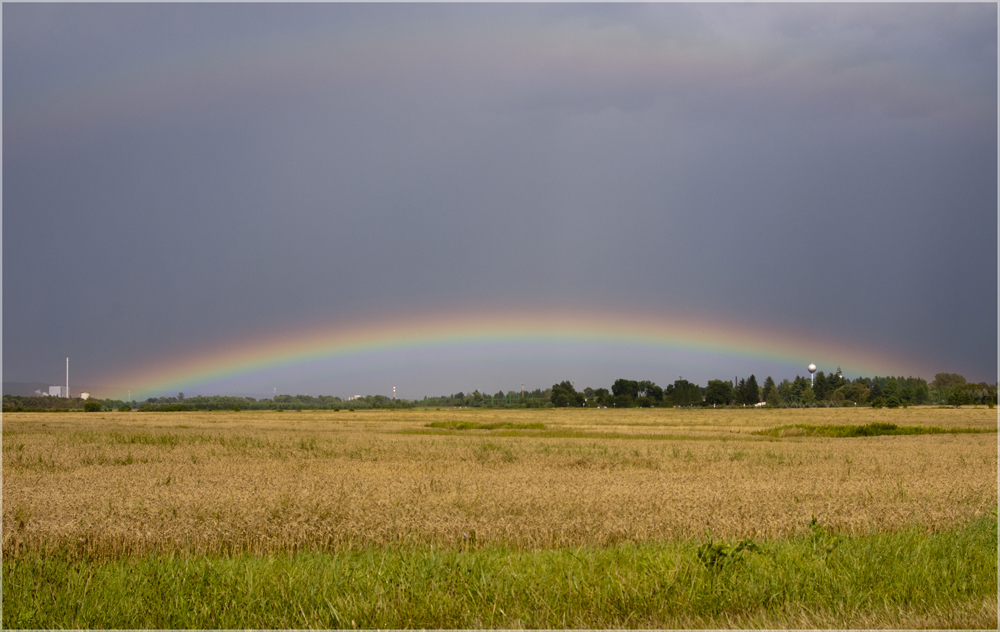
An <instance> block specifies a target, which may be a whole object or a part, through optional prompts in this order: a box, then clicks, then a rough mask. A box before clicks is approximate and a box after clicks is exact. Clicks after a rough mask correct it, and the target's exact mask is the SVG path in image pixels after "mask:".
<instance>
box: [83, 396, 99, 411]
mask: <svg viewBox="0 0 1000 632" xmlns="http://www.w3.org/2000/svg"><path fill="white" fill-rule="evenodd" d="M100 411H101V402H98V401H95V400H92V399H88V400H87V401H85V402H83V412H85V413H97V412H100Z"/></svg>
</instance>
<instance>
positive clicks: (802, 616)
mask: <svg viewBox="0 0 1000 632" xmlns="http://www.w3.org/2000/svg"><path fill="white" fill-rule="evenodd" d="M742 544H743V545H742V546H739V545H732V544H727V543H718V542H705V541H700V542H699V541H696V540H685V541H666V542H654V543H642V544H622V545H618V546H612V547H606V548H596V547H595V548H586V547H584V548H572V549H569V548H567V549H554V550H543V551H530V550H517V549H508V548H503V547H489V548H477V547H476V545H475V543H474V542H471V541H470V542H468V545H467V546H457V547H452V548H447V549H434V548H427V547H422V548H413V547H410V548H404V547H382V548H374V547H372V548H364V549H353V550H343V551H335V552H307V553H297V554H294V555H268V556H260V557H254V556H249V555H237V556H232V557H201V556H191V557H185V556H174V555H151V556H146V557H138V558H133V557H124V558H117V559H108V560H104V561H90V562H88V561H82V560H76V561H73V560H72V559H71V558H70V557H69V556H68V555H66V554H60V553H59V552H58V551H55V552H48V553H43V552H41V551H37V550H34V551H27V552H25V554H23V555H21V556H20V557H18V558H17V559H7V560H5V561H4V563H3V597H4V603H3V605H4V608H3V621H2V623H3V627H4V628H148V627H153V628H304V627H314V628H351V627H363V628H372V627H382V628H416V627H428V628H496V627H503V628H519V627H528V628H564V627H573V628H587V627H596V628H613V627H627V628H641V627H659V628H671V627H681V628H683V627H713V628H714V627H774V628H788V627H791V628H801V627H823V628H826V627H832V628H841V627H861V628H873V627H893V628H915V627H939V628H948V627H960V628H992V629H996V627H997V601H996V595H997V519H996V513H995V512H994V513H992V514H991V515H989V516H987V517H985V518H982V519H979V520H976V521H974V522H972V523H969V524H967V525H965V526H962V527H957V528H954V529H952V530H949V531H943V532H937V533H927V532H926V531H925V530H922V529H919V528H916V527H914V528H910V529H906V530H903V531H898V532H894V533H887V534H875V535H867V536H846V535H834V534H831V533H829V532H828V531H826V530H825V529H823V528H822V527H820V526H813V528H812V532H811V533H810V534H809V535H807V536H804V537H798V538H791V539H778V540H771V541H763V542H756V543H749V542H744V543H742Z"/></svg>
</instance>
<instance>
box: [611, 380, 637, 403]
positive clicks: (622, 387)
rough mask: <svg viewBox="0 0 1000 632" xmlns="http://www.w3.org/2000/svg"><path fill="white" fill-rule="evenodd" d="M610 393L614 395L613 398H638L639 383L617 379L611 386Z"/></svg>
mask: <svg viewBox="0 0 1000 632" xmlns="http://www.w3.org/2000/svg"><path fill="white" fill-rule="evenodd" d="M611 392H612V393H614V394H615V397H622V396H624V397H626V398H628V399H629V400H633V399H635V398H636V397H638V396H639V383H638V382H636V381H635V380H626V379H622V378H619V379H617V380H615V383H614V384H612V385H611Z"/></svg>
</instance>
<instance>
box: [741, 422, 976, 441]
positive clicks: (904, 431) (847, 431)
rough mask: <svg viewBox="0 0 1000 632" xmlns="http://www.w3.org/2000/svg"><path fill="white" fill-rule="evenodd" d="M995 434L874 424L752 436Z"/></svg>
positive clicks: (794, 427) (803, 426)
mask: <svg viewBox="0 0 1000 632" xmlns="http://www.w3.org/2000/svg"><path fill="white" fill-rule="evenodd" d="M988 432H996V428H939V427H937V426H897V425H896V424H884V423H874V424H866V425H864V426H810V425H807V424H794V425H791V426H778V427H776V428H768V429H766V430H758V431H757V432H756V433H754V434H759V435H763V436H766V437H783V436H805V437H837V438H843V437H877V436H881V435H923V434H980V433H988Z"/></svg>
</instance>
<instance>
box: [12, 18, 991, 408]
mask: <svg viewBox="0 0 1000 632" xmlns="http://www.w3.org/2000/svg"><path fill="white" fill-rule="evenodd" d="M3 10H4V23H3V26H4V44H3V45H4V51H3V52H4V69H3V70H4V92H3V96H4V154H3V156H4V228H5V231H4V264H5V265H4V292H3V293H4V325H5V327H4V341H3V342H4V375H5V379H7V380H19V379H20V380H29V379H30V380H34V379H51V378H50V377H49V374H50V373H51V370H50V368H49V367H50V366H52V365H53V362H55V369H53V370H55V371H56V372H58V367H59V362H60V361H61V358H62V357H64V356H65V355H72V356H80V357H85V358H87V359H88V362H90V363H91V364H92V366H94V367H95V368H94V370H95V373H99V370H100V369H106V368H108V367H111V366H113V365H115V364H116V363H118V362H121V361H122V359H123V358H126V357H135V356H144V355H145V356H150V357H155V356H156V354H158V353H163V352H166V351H168V350H170V349H174V348H179V347H183V346H184V345H196V344H198V343H199V342H209V341H216V340H219V339H234V340H235V339H239V337H240V336H241V335H245V334H248V333H251V332H259V331H261V330H269V329H280V328H283V327H289V326H293V325H294V323H297V322H301V321H303V320H309V319H317V318H326V317H335V316H337V315H339V314H346V313H352V314H358V313H365V312H367V311H377V310H405V309H407V308H408V306H416V305H428V304H435V303H437V304H442V305H447V304H449V303H462V302H469V301H472V302H477V301H484V300H499V299H501V298H502V297H517V298H518V300H521V301H526V302H528V303H530V302H531V301H548V302H556V303H559V302H563V303H573V304H579V303H586V302H587V301H595V302H599V303H603V304H612V305H621V306H622V309H628V305H630V304H642V305H645V306H651V307H656V306H664V307H669V306H671V305H684V306H686V307H690V308H693V309H703V310H705V311H707V312H712V313H729V314H733V313H735V314H741V315H745V316H746V317H747V318H748V319H753V320H755V321H757V322H761V321H763V322H769V323H774V324H775V326H781V325H783V324H784V325H787V326H788V327H795V328H802V327H807V328H808V327H811V328H813V329H815V330H816V331H817V335H819V336H824V337H840V338H847V339H851V340H857V341H861V342H869V343H870V344H872V345H876V346H880V347H885V348H890V349H893V348H895V349H905V350H906V352H907V353H911V354H914V355H917V356H920V357H923V358H925V359H926V365H927V366H930V367H935V368H936V369H937V370H941V371H957V372H963V373H966V374H967V375H968V376H969V377H971V378H975V379H990V380H992V379H995V376H994V373H995V362H996V285H997V284H996V280H997V279H996V233H997V230H996V228H997V224H996V221H997V220H996V168H997V164H996V138H997V133H996V111H997V103H996V58H997V56H996V29H995V26H996V7H995V6H992V5H876V6H870V5H750V6H732V5H726V6H714V5H713V6H694V5H625V6H619V5H598V6H589V5H588V6H440V5H435V6H399V5H393V6H384V5H372V6H353V5H351V6H344V5H333V6H314V5H292V6H279V5H241V6H225V5H223V6H202V5H176V6H175V5H142V6H138V5H124V6H119V5H5V6H4V9H3ZM932 370H934V369H932ZM707 377H712V376H707ZM925 377H928V378H929V377H931V375H925ZM556 378H559V379H561V377H560V376H553V378H552V379H556ZM702 379H704V378H702ZM437 388H438V390H441V391H445V390H448V389H449V388H450V385H444V384H442V385H440V386H439V387H437Z"/></svg>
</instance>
